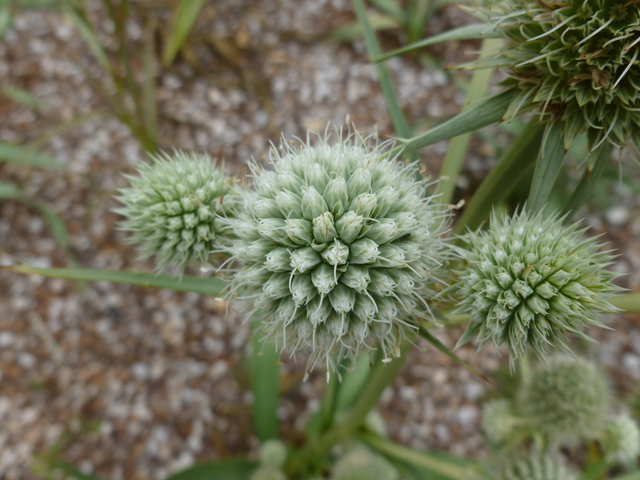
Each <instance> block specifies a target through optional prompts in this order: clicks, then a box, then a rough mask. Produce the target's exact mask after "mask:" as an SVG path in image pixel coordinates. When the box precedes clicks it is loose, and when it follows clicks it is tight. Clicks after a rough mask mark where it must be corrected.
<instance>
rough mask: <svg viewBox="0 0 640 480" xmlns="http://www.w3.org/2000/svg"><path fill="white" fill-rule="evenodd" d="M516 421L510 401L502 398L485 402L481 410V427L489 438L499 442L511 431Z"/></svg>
mask: <svg viewBox="0 0 640 480" xmlns="http://www.w3.org/2000/svg"><path fill="white" fill-rule="evenodd" d="M517 423H518V420H517V418H516V417H515V416H514V414H513V407H512V406H511V402H510V401H508V400H505V399H503V398H501V399H497V400H491V401H490V402H487V403H486V404H485V405H484V407H483V410H482V429H483V430H484V432H485V434H486V435H487V437H488V438H489V440H491V441H493V442H496V443H500V442H502V441H504V440H505V439H506V438H507V437H508V436H509V435H511V433H513V431H514V429H515V428H516V426H517Z"/></svg>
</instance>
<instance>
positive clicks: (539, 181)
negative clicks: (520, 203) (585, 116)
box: [527, 122, 567, 212]
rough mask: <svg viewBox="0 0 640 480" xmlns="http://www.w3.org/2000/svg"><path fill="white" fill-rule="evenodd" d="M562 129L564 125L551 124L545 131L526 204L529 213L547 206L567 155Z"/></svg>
mask: <svg viewBox="0 0 640 480" xmlns="http://www.w3.org/2000/svg"><path fill="white" fill-rule="evenodd" d="M564 128H565V126H564V123H562V122H553V123H551V124H548V125H547V128H546V130H545V133H544V138H543V140H542V148H541V149H540V151H539V153H538V160H537V161H536V169H535V172H534V173H533V182H532V183H531V190H530V191H529V200H528V202H527V204H528V205H527V207H528V209H529V210H530V211H531V212H539V211H540V210H542V209H543V208H544V206H545V205H546V204H547V200H548V199H549V195H550V194H551V190H552V189H553V184H554V183H555V181H556V177H557V176H558V173H560V168H561V167H562V162H563V161H564V157H565V154H566V153H567V152H566V150H565V148H564Z"/></svg>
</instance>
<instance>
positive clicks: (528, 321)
mask: <svg viewBox="0 0 640 480" xmlns="http://www.w3.org/2000/svg"><path fill="white" fill-rule="evenodd" d="M562 220H563V219H562V218H559V217H557V216H553V217H544V216H543V215H542V214H541V213H538V214H537V215H533V216H532V215H530V214H528V213H527V212H526V211H525V210H522V211H521V212H520V213H516V214H515V215H514V216H513V217H511V218H510V217H507V216H504V217H503V218H502V219H499V218H498V217H497V216H496V215H493V216H492V218H491V225H490V227H489V229H488V230H487V231H482V232H479V233H469V234H468V235H467V236H466V237H465V239H466V242H467V243H468V244H469V251H468V252H467V263H468V265H467V268H466V269H465V270H464V271H463V272H462V273H461V277H460V282H459V292H460V294H461V296H462V298H463V300H462V302H461V303H460V306H459V311H460V313H467V314H469V315H470V317H471V319H470V322H469V326H468V328H467V330H466V331H465V333H464V335H463V336H462V338H461V339H460V341H459V342H458V346H460V345H462V344H464V343H466V342H468V341H469V340H471V339H472V338H476V339H477V341H478V342H479V343H480V345H481V346H482V345H484V344H485V343H487V342H493V343H494V344H495V345H496V346H499V345H502V344H503V343H506V344H507V346H508V347H509V354H510V359H509V360H510V363H511V365H512V367H513V365H514V363H515V361H516V360H517V359H520V358H522V357H524V355H525V354H526V352H527V350H528V349H529V348H531V349H532V350H533V351H534V352H535V353H536V355H538V356H539V357H541V358H544V356H545V354H546V353H547V351H548V350H549V348H550V347H553V348H559V349H562V350H565V351H568V350H569V347H568V345H567V334H569V333H570V334H573V335H576V336H579V337H582V338H588V337H586V335H585V333H584V332H583V330H584V328H585V327H586V326H589V325H598V326H601V323H600V322H599V320H598V319H597V314H599V313H602V312H614V311H617V309H616V308H615V307H613V306H612V305H611V304H610V303H608V302H607V298H608V297H610V296H611V295H612V294H614V293H615V292H617V291H618V290H619V288H618V287H616V286H615V285H614V284H612V283H611V280H613V279H614V278H616V276H617V275H616V274H615V273H613V272H610V271H607V270H603V268H604V267H606V266H607V265H609V264H610V263H611V261H612V259H613V257H612V256H611V255H610V254H609V253H608V252H599V251H598V248H599V247H600V245H599V244H598V243H596V242H595V241H594V240H593V239H585V238H583V233H584V230H578V224H574V225H572V226H570V227H564V226H563V225H562Z"/></svg>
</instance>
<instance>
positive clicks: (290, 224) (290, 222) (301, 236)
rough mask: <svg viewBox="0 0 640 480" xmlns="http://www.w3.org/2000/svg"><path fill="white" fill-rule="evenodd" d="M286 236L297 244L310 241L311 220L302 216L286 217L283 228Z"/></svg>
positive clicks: (307, 243)
mask: <svg viewBox="0 0 640 480" xmlns="http://www.w3.org/2000/svg"><path fill="white" fill-rule="evenodd" d="M284 231H285V233H286V234H287V237H289V238H290V239H291V241H292V242H293V243H295V244H297V245H305V246H306V245H309V244H310V243H311V240H312V238H311V222H310V221H308V220H304V219H302V218H288V219H287V220H286V226H285V229H284Z"/></svg>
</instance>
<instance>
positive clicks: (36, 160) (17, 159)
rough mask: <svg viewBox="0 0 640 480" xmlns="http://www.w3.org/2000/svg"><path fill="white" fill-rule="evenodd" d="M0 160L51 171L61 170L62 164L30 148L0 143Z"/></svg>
mask: <svg viewBox="0 0 640 480" xmlns="http://www.w3.org/2000/svg"><path fill="white" fill-rule="evenodd" d="M0 160H4V161H6V162H12V163H16V164H18V165H29V166H31V167H41V168H49V169H53V170H58V169H61V168H62V163H61V162H60V160H58V159H57V158H55V157H52V156H50V155H46V154H44V153H40V152H38V151H35V150H32V149H30V148H25V147H21V146H19V145H11V144H9V143H5V142H0Z"/></svg>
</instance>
